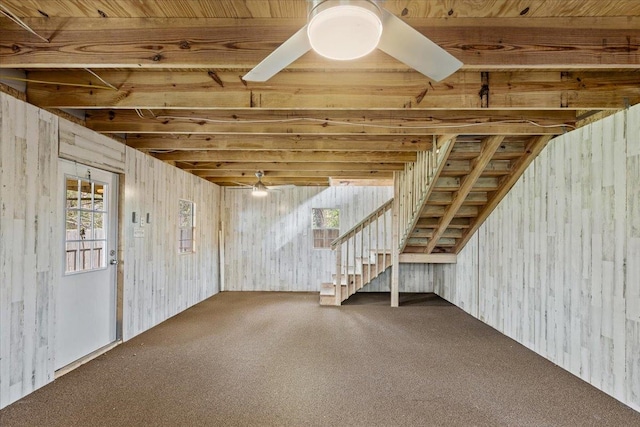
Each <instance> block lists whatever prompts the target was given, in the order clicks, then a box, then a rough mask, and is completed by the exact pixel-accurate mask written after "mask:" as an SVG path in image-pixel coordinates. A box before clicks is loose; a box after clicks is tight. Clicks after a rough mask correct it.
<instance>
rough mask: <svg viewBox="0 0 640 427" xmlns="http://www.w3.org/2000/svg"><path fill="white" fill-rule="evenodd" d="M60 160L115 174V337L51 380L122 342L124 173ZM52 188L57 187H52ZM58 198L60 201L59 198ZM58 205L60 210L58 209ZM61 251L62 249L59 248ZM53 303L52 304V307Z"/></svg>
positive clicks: (61, 271)
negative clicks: (116, 262) (116, 261)
mask: <svg viewBox="0 0 640 427" xmlns="http://www.w3.org/2000/svg"><path fill="white" fill-rule="evenodd" d="M61 162H65V163H68V164H74V165H76V167H78V168H93V169H99V170H102V171H104V172H108V173H111V174H114V175H115V176H116V184H115V192H116V194H115V204H116V209H115V211H114V212H113V215H115V217H116V223H117V224H116V232H115V236H116V237H115V239H116V242H115V247H116V256H115V257H116V259H117V260H118V264H117V265H116V273H115V302H114V303H115V340H114V341H113V342H112V343H109V344H107V345H105V346H103V347H101V348H98V349H96V350H95V351H93V352H91V353H89V354H87V355H85V356H83V357H81V358H79V359H78V360H76V361H74V362H71V363H70V364H68V365H65V366H63V367H61V368H59V369H57V370H55V371H54V379H55V378H59V377H61V376H63V375H65V374H66V373H68V372H71V371H72V370H74V369H76V368H77V367H79V366H81V365H83V364H85V363H87V362H89V361H91V360H93V359H95V358H96V357H98V356H100V355H102V354H104V353H106V352H107V351H109V350H111V349H112V348H114V347H116V346H118V345H120V344H122V337H123V317H124V316H123V312H124V298H123V295H124V267H123V263H124V262H123V261H124V258H123V256H124V244H123V243H124V221H123V219H124V190H125V174H124V173H122V171H119V170H110V169H109V168H108V167H107V168H105V167H98V166H94V165H90V164H85V163H83V162H78V161H77V160H71V159H66V158H64V157H58V165H59V164H60V163H61ZM56 179H57V181H58V185H61V186H62V185H63V182H62V181H61V180H60V179H58V178H56ZM56 188H58V187H57V186H56ZM62 191H63V189H62V188H61V189H60V192H62ZM58 200H62V199H61V198H60V199H58ZM58 203H59V204H58V205H57V206H58V207H57V208H56V210H57V211H58V212H59V213H61V216H62V217H64V205H62V202H61V201H60V202H58ZM61 208H62V211H61ZM60 230H61V231H60V233H59V238H58V240H59V243H61V244H63V243H62V241H63V239H64V235H65V231H64V230H65V227H61V229H60ZM62 252H63V253H64V251H62ZM59 262H60V270H58V271H59V272H60V273H59V274H60V277H62V275H64V262H65V259H64V258H61V259H60V261H59ZM57 286H61V282H58V284H57ZM55 295H56V297H55V301H56V303H55V305H57V291H56V292H55ZM55 305H54V307H55ZM56 310H57V309H56V308H54V312H56Z"/></svg>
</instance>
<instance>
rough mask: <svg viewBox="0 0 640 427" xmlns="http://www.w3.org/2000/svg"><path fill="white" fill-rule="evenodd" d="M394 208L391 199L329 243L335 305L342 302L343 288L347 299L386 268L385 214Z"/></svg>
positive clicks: (387, 256) (386, 222) (386, 227)
mask: <svg viewBox="0 0 640 427" xmlns="http://www.w3.org/2000/svg"><path fill="white" fill-rule="evenodd" d="M393 204H394V203H393V199H390V200H389V201H387V202H385V203H384V204H382V206H380V207H379V208H378V209H376V210H374V211H373V212H371V213H370V214H369V215H367V217H366V218H364V219H363V220H362V221H360V222H358V223H357V224H356V225H354V226H353V227H351V229H349V230H348V231H347V232H345V233H343V234H342V235H341V236H339V237H338V238H337V239H335V240H334V241H333V242H331V249H332V250H334V251H335V253H336V272H335V303H334V305H340V304H341V303H342V300H343V299H344V298H343V286H344V292H345V293H346V296H349V295H353V294H354V293H355V292H356V291H358V289H360V288H362V286H364V285H366V284H367V283H369V282H371V280H372V279H374V278H375V277H377V276H379V275H380V274H381V273H382V272H383V271H384V270H385V269H386V268H387V264H388V261H389V260H390V258H389V257H390V255H389V253H388V250H389V243H390V242H389V240H390V237H391V233H390V232H389V227H388V225H390V224H388V221H387V212H389V211H390V210H391V209H392V208H393ZM381 218H382V227H380V224H379V223H380V222H381ZM389 222H390V221H389ZM372 257H373V259H371V258H372ZM343 277H344V279H345V280H344V285H343ZM346 296H345V298H346Z"/></svg>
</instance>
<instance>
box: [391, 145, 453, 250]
mask: <svg viewBox="0 0 640 427" xmlns="http://www.w3.org/2000/svg"><path fill="white" fill-rule="evenodd" d="M454 141H455V135H444V136H442V137H440V139H439V140H438V141H437V142H435V141H434V144H433V149H432V150H431V151H421V152H418V155H417V159H416V161H415V162H412V163H408V164H406V165H405V168H404V171H401V172H399V173H397V174H396V179H395V182H394V185H395V186H397V187H398V194H399V203H398V205H399V212H398V222H399V224H398V231H399V233H400V236H399V237H400V241H399V243H398V252H400V253H401V252H402V251H403V250H404V248H405V247H406V246H407V242H408V240H409V236H410V235H411V232H412V231H413V228H414V227H415V225H416V223H417V222H418V219H419V218H420V213H421V212H422V208H423V207H424V205H425V203H426V202H427V200H428V199H429V196H430V195H431V192H432V191H433V187H434V186H435V183H436V181H437V180H438V177H439V176H440V172H442V168H443V167H444V163H445V161H446V159H447V158H448V157H449V153H450V152H451V149H452V148H453V144H454Z"/></svg>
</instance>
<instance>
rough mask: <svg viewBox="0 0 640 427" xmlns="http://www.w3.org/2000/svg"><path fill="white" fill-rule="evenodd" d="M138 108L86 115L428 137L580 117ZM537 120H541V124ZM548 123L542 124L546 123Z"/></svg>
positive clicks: (547, 127) (103, 120) (122, 126)
mask: <svg viewBox="0 0 640 427" xmlns="http://www.w3.org/2000/svg"><path fill="white" fill-rule="evenodd" d="M145 114H146V115H145V116H144V117H140V115H139V114H137V113H136V112H135V111H133V110H108V111H106V110H97V111H89V112H87V114H86V123H87V126H88V127H89V128H91V129H93V130H95V131H97V132H103V133H104V132H108V133H140V134H142V133H154V134H163V133H164V134H181V133H188V134H193V133H195V134H215V133H235V134H247V133H259V134H281V135H287V134H288V136H291V135H292V134H293V135H297V134H325V135H328V134H331V135H334V134H342V135H344V137H345V138H349V136H347V135H354V134H355V135H360V136H361V137H362V136H364V135H381V136H382V135H385V137H389V136H390V135H393V137H395V138H398V137H399V136H400V135H412V136H422V137H424V136H425V135H440V134H457V133H464V134H474V135H493V134H505V135H508V134H511V135H513V134H516V135H518V134H520V135H540V134H550V135H557V134H560V133H562V131H563V130H564V129H566V126H565V124H567V125H568V126H571V124H572V123H573V122H574V121H575V114H574V112H573V111H562V112H558V111H556V112H551V111H527V110H516V111H508V110H499V111H485V110H433V111H429V112H428V113H427V112H425V111H421V110H342V109H340V110H263V109H250V110H230V111H212V110H192V111H188V110H161V111H156V112H154V113H153V116H152V115H151V114H150V113H145ZM531 121H534V122H536V123H535V124H533V123H531ZM540 125H542V127H541V126H540Z"/></svg>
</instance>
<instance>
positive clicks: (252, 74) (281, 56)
mask: <svg viewBox="0 0 640 427" xmlns="http://www.w3.org/2000/svg"><path fill="white" fill-rule="evenodd" d="M309 50H311V44H309V36H307V26H306V25H305V26H304V27H302V28H301V29H300V30H299V31H298V32H297V33H295V34H294V35H292V36H291V37H290V38H289V40H287V41H286V42H284V43H282V44H281V45H280V46H278V48H277V49H276V50H274V51H273V52H271V54H270V55H269V56H267V57H266V58H265V59H263V60H262V62H260V63H259V64H258V65H256V66H255V67H254V68H253V70H251V71H249V72H248V73H247V74H245V75H244V77H242V79H243V80H245V81H248V82H266V81H267V80H269V79H270V78H271V77H273V76H274V75H276V74H277V73H278V72H280V71H281V70H283V69H284V68H286V67H287V66H288V65H289V64H291V63H292V62H293V61H295V60H296V59H298V58H300V57H301V56H302V55H304V54H305V53H307V52H308V51H309Z"/></svg>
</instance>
